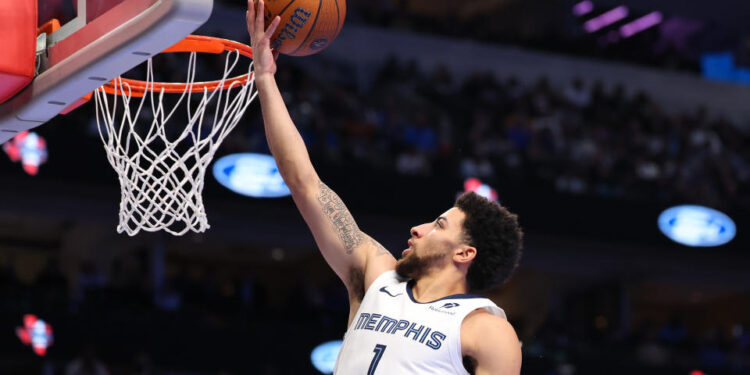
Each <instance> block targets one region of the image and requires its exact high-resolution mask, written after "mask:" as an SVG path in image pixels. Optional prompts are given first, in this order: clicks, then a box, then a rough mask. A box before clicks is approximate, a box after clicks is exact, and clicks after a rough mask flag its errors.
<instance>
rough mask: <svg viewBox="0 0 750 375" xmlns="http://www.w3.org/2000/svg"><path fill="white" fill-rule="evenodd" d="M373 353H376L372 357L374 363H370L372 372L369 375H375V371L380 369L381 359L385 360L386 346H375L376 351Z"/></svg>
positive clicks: (368, 372)
mask: <svg viewBox="0 0 750 375" xmlns="http://www.w3.org/2000/svg"><path fill="white" fill-rule="evenodd" d="M372 351H373V353H375V356H374V357H372V362H370V370H368V371H367V375H373V374H374V373H375V369H376V368H378V363H379V362H380V358H383V353H384V352H385V345H380V344H377V345H375V349H373V350H372Z"/></svg>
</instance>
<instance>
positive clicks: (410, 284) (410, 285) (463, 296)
mask: <svg viewBox="0 0 750 375" xmlns="http://www.w3.org/2000/svg"><path fill="white" fill-rule="evenodd" d="M414 284H416V281H414V280H413V279H412V280H409V282H407V283H406V294H408V295H409V298H410V299H411V301H412V302H414V303H418V304H420V305H426V304H428V303H435V302H437V301H442V300H444V299H468V298H485V297H484V296H480V295H476V294H452V295H450V296H445V297H443V298H438V299H436V300H434V301H430V302H419V301H417V300H416V299H414V294H413V293H412V291H411V288H413V287H414Z"/></svg>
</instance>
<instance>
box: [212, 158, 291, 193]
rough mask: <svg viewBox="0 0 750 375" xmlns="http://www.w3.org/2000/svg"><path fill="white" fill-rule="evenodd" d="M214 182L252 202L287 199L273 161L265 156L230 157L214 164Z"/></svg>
mask: <svg viewBox="0 0 750 375" xmlns="http://www.w3.org/2000/svg"><path fill="white" fill-rule="evenodd" d="M213 172H214V178H216V181H218V182H219V183H220V184H222V185H223V186H224V187H226V188H227V189H229V190H231V191H233V192H235V193H237V194H241V195H245V196H248V197H255V198H277V197H285V196H287V195H290V194H291V192H290V191H289V187H288V186H286V183H285V182H284V179H283V178H281V173H279V168H278V167H276V161H274V160H273V157H272V156H270V155H264V154H252V153H244V154H231V155H227V156H224V157H222V158H221V159H219V160H217V161H216V162H215V163H214V167H213Z"/></svg>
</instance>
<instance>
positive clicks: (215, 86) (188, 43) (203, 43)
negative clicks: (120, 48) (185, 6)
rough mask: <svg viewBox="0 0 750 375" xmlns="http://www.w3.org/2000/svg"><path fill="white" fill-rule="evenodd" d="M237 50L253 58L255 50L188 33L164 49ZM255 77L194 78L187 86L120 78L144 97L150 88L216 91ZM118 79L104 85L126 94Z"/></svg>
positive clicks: (133, 92)
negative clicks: (195, 79)
mask: <svg viewBox="0 0 750 375" xmlns="http://www.w3.org/2000/svg"><path fill="white" fill-rule="evenodd" d="M225 51H227V52H229V51H237V52H239V54H241V55H242V56H245V57H247V58H250V59H252V58H253V50H252V48H250V46H248V45H245V44H242V43H238V42H235V41H233V40H229V39H222V38H215V37H211V36H202V35H188V36H187V37H185V39H183V40H181V41H179V42H177V44H175V45H173V46H172V47H169V48H167V49H166V50H164V51H163V52H162V53H176V52H200V53H213V54H220V53H223V52H225ZM251 77H252V73H248V74H243V75H241V76H237V77H234V78H227V79H226V80H224V82H223V86H222V81H207V82H193V84H192V85H191V86H190V87H188V84H187V83H178V82H153V83H151V84H148V83H147V82H146V81H139V80H135V79H128V78H121V80H122V85H123V86H125V85H127V86H128V89H129V91H130V92H129V94H130V96H135V97H142V96H144V95H145V94H146V92H147V91H151V92H161V91H162V90H164V92H167V93H178V94H181V93H183V92H185V91H189V92H203V90H208V91H216V90H223V89H228V88H230V87H232V85H233V84H234V83H235V82H237V83H239V84H242V85H244V84H246V83H247V82H248V81H249V80H250V79H251ZM115 81H116V80H112V81H110V82H108V83H106V84H104V85H103V86H102V89H103V90H104V92H106V93H107V94H111V95H123V94H125V92H123V90H122V89H121V88H119V87H118V84H116V83H115Z"/></svg>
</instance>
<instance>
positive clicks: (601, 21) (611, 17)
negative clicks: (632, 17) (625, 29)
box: [583, 5, 630, 33]
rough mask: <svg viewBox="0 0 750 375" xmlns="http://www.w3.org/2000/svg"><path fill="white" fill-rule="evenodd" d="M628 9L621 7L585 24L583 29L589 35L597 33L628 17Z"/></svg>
mask: <svg viewBox="0 0 750 375" xmlns="http://www.w3.org/2000/svg"><path fill="white" fill-rule="evenodd" d="M629 13H630V11H629V10H628V7H626V6H624V5H620V6H619V7H617V8H614V9H612V10H609V11H607V12H604V13H602V14H601V15H600V16H598V17H594V18H592V19H590V20H588V21H586V23H584V24H583V29H584V30H586V31H587V32H589V33H593V32H596V31H598V30H600V29H602V28H605V27H607V26H609V25H611V24H613V23H615V22H617V21H619V20H621V19H623V18H625V17H627V16H628V14H629Z"/></svg>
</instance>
